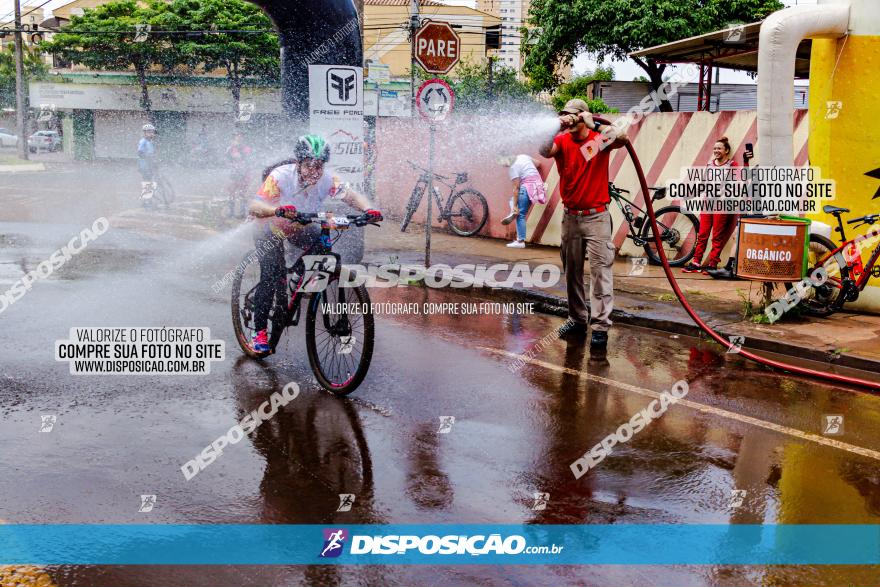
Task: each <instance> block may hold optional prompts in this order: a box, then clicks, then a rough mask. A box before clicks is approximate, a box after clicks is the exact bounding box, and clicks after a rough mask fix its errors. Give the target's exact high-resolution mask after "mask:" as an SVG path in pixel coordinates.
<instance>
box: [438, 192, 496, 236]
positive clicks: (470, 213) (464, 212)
mask: <svg viewBox="0 0 880 587" xmlns="http://www.w3.org/2000/svg"><path fill="white" fill-rule="evenodd" d="M488 219H489V204H487V203H486V198H484V197H483V194H481V193H480V192H478V191H477V190H475V189H473V188H467V189H464V190H461V191H460V192H456V193H455V194H453V195H452V197H450V198H449V204H447V206H446V223H447V224H448V225H449V228H450V229H451V230H452V232H454V233H455V234H457V235H459V236H472V235H475V234H477V233H478V232H480V230H481V229H482V228H483V226H485V225H486V220H488Z"/></svg>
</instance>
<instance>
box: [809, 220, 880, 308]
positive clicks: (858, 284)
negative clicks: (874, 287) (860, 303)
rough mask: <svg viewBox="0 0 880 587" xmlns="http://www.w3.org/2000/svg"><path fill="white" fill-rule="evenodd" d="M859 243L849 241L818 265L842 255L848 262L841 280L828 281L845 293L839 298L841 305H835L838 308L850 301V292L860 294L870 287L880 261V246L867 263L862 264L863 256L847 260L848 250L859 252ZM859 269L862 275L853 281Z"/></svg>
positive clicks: (822, 259) (855, 240)
mask: <svg viewBox="0 0 880 587" xmlns="http://www.w3.org/2000/svg"><path fill="white" fill-rule="evenodd" d="M840 232H841V234H843V230H841V231H840ZM844 238H846V237H844ZM859 242H860V240H859V239H851V240H847V241H845V242H844V243H843V244H842V245H840V246H839V247H837V248H836V249H834V250H833V251H831V252H830V253H828V254H827V255H825V256H823V257H822V258H821V259H819V261H818V262H817V263H816V265H817V266H818V265H824V264H825V263H826V262H827V261H828V259H831V258H833V257H836V256H838V255H840V256H841V257H842V258H843V259H844V260H846V262H845V263H843V264H842V268H841V271H842V272H843V275H841V276H840V278H839V279H837V278H835V277H832V276H830V275H829V276H828V281H833V282H834V283H835V287H839V288H842V289H843V290H844V291H843V294H844V295H841V296H840V297H839V298H838V300H839V301H840V303H839V304H837V303H835V305H837V306H842V305H843V303H845V302H847V301H850V300H848V299H847V297H848V296H847V294H848V293H849V292H850V291H859V292H860V291H863V290H864V289H865V287H866V286H867V285H868V281H869V280H870V279H871V277H873V270H874V266H875V265H876V263H877V260H878V259H880V244H878V245H877V247H876V248H875V249H874V250H873V252H872V253H871V256H870V257H869V258H868V262H867V263H865V264H862V262H861V255H859V256H857V257H855V260H853V261H850V260H849V259H848V258H847V250H848V249H855V250H856V251H857V252H858V249H859V247H858V243H859ZM860 266H861V267H860ZM859 268H861V275H859V277H858V279H857V280H854V279H852V277H851V275H852V274H853V273H855V272H856V270H858V269H859Z"/></svg>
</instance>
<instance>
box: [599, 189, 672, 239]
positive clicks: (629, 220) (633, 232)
mask: <svg viewBox="0 0 880 587" xmlns="http://www.w3.org/2000/svg"><path fill="white" fill-rule="evenodd" d="M609 193H610V195H611V199H612V200H614V203H615V204H617V207H618V208H620V212H621V213H622V214H623V219H624V220H626V224H627V227H628V229H629V235H628V236H629V238H631V239H632V240H633V243H635V244H636V245H637V246H639V247H641V246H644V245H645V243H647V242H648V241H646V240H645V239H643V238H642V237H640V236H639V233H638V232H637V230H641V226H639V227H638V229H637V228H636V227H635V226H634V224H633V223H634V221H635V220H636V218H641V217H643V216H646V215H647V213H646V212H645V210H644V209H642V208H640V207H639V205H638V204H636V203H635V202H633V201H632V200H630V199H629V198H627V197H626V196H624V195H623V194H622V193H621V192H620V191H619V190H618V188H617V187H616V186H614V187H612V188H611V189H610V190H609ZM621 200H623V202H626V203H625V204H624V203H622V202H621ZM633 208H635V209H636V210H638V211H639V216H636V215H634V214H633ZM664 228H668V227H664Z"/></svg>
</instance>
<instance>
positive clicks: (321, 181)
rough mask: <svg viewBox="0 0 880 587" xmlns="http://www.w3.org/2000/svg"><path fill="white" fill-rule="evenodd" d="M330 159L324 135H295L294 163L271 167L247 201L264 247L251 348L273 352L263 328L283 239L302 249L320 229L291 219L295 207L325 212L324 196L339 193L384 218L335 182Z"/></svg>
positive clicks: (281, 273)
mask: <svg viewBox="0 0 880 587" xmlns="http://www.w3.org/2000/svg"><path fill="white" fill-rule="evenodd" d="M329 160H330V145H329V143H327V142H326V141H325V140H324V139H323V138H322V137H319V136H317V135H305V136H301V137H299V139H298V140H297V142H296V147H295V150H294V157H293V159H292V160H291V161H292V162H291V163H287V161H285V162H284V163H283V164H281V165H279V166H277V167H275V168H274V169H272V171H271V172H270V173H269V174H268V175H267V176H266V178H265V180H264V181H263V185H262V187H261V188H260V190H259V191H258V192H257V195H256V197H255V198H254V199H253V200H252V201H251V205H250V212H251V214H252V215H253V216H254V217H256V218H257V219H258V222H257V229H256V234H255V235H254V238H255V241H256V246H257V250H261V251H265V254H263V255H262V257H260V282H259V285H258V286H257V289H256V292H255V293H254V298H255V299H254V305H255V308H254V314H255V315H254V326H255V330H256V334H254V337H253V341H252V346H253V350H254V352H257V353H268V352H270V351H271V348H270V346H269V340H268V336H267V332H266V328H267V326H268V320H269V312H270V310H271V307H272V292H273V287H272V285H273V283H274V282H277V281H278V280H280V279H281V278H282V277H283V276H284V274H285V265H284V241H285V240H287V241H288V242H290V243H291V244H292V245H293V246H295V247H297V248H300V249H305V248H307V247H309V246H310V245H311V244H313V243H314V242H315V241H316V240H317V239H318V238H320V229H319V228H318V227H316V226H315V225H306V226H302V225H299V224H297V223H294V222H291V220H295V219H296V214H297V211H299V212H306V213H317V212H320V211H323V209H322V207H323V205H324V203H325V202H327V200H329V199H331V198H337V197H338V198H340V199H341V200H342V201H344V202H345V203H346V204H348V205H350V206H352V207H354V208H357V209H359V210H362V211H364V212H366V213H367V214H369V215H370V216H371V217H375V218H377V219H381V217H382V215H381V213H380V212H379V211H378V210H374V209H373V208H372V204H370V201H369V200H368V199H367V198H366V197H364V196H363V195H361V194H359V193H357V192H355V191H354V190H352V189H350V188H348V187H345V186H339V187H337V185H336V183H337V182H336V180H335V178H331V177H330V176H328V175H326V174H325V173H324V166H325V165H326V163H327V161H329Z"/></svg>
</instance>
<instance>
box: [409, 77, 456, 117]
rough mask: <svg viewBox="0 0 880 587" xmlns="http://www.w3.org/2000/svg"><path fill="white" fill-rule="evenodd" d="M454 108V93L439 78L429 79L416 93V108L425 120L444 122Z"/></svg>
mask: <svg viewBox="0 0 880 587" xmlns="http://www.w3.org/2000/svg"><path fill="white" fill-rule="evenodd" d="M454 106H455V92H453V91H452V88H451V87H450V86H449V84H447V83H446V82H445V81H443V80H442V79H440V78H434V79H429V80H428V81H426V82H425V83H423V84H422V85H421V86H419V89H418V91H417V92H416V108H417V109H418V111H419V114H421V115H422V118H424V119H425V120H428V121H431V122H440V121H441V120H445V119H446V117H447V116H449V113H450V112H452V108H453V107H454Z"/></svg>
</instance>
